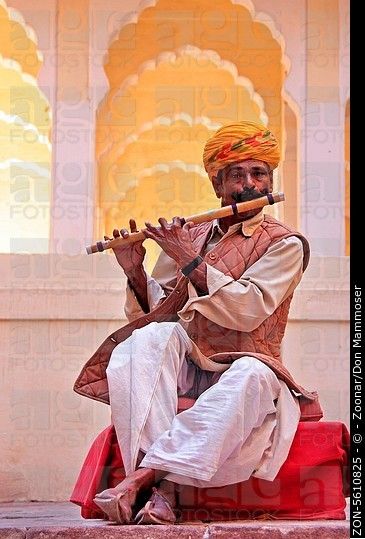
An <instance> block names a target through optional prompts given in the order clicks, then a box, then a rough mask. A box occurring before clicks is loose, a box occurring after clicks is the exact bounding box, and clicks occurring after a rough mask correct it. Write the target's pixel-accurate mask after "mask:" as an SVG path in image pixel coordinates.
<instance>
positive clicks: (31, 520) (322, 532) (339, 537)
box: [0, 502, 349, 539]
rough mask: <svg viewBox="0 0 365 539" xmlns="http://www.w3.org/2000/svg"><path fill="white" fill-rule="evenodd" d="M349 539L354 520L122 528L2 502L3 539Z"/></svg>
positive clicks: (64, 508)
mask: <svg viewBox="0 0 365 539" xmlns="http://www.w3.org/2000/svg"><path fill="white" fill-rule="evenodd" d="M131 537H135V538H138V539H170V538H175V537H176V538H178V539H236V538H245V539H303V538H305V539H348V537H349V521H347V520H316V521H309V520H307V521H305V520H301V521H294V520H280V521H272V520H270V521H234V522H219V523H218V522H215V523H203V522H201V523H200V522H194V523H182V524H177V525H175V526H118V525H115V524H109V523H107V522H105V521H102V520H84V519H82V518H81V517H80V511H79V508H78V507H76V506H75V505H73V504H71V503H68V502H31V503H20V502H14V503H10V502H9V503H1V504H0V539H53V538H57V539H63V538H65V539H66V538H70V539H78V538H80V539H81V538H83V539H84V538H87V539H127V538H128V539H130V538H131Z"/></svg>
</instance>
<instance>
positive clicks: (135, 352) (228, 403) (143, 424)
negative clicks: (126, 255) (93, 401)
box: [107, 322, 300, 487]
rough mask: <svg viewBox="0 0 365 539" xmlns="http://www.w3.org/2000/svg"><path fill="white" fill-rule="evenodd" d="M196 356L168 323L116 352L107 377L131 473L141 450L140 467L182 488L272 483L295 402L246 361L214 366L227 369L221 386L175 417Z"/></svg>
mask: <svg viewBox="0 0 365 539" xmlns="http://www.w3.org/2000/svg"><path fill="white" fill-rule="evenodd" d="M192 354H193V355H194V346H193V344H192V342H191V341H190V339H189V337H188V335H187V333H186V332H185V330H184V329H183V328H182V326H181V325H180V324H178V323H169V322H164V323H156V322H154V323H152V324H149V325H148V326H146V327H145V328H142V329H139V330H136V331H134V332H133V334H132V335H131V337H129V338H128V339H127V340H126V341H124V342H123V343H121V344H119V345H118V346H117V347H116V348H115V349H114V351H113V354H112V356H111V359H110V363H109V366H108V369H107V378H108V385H109V394H110V404H111V410H112V421H113V423H114V426H115V430H116V433H117V438H118V442H119V445H120V449H121V452H122V455H123V462H124V466H125V469H126V473H127V474H128V473H130V472H132V471H133V470H134V469H135V466H136V460H137V456H138V451H139V450H140V449H141V450H143V451H144V452H145V453H146V456H145V458H144V459H143V461H142V463H141V466H144V467H149V468H153V469H158V470H165V471H167V472H169V473H168V475H167V476H166V479H168V480H170V481H174V482H176V483H180V484H185V485H194V486H198V487H219V486H223V485H228V484H232V483H237V482H240V481H244V480H246V479H248V478H249V477H250V476H251V475H254V476H255V477H260V478H262V479H266V480H273V479H274V478H275V476H276V475H277V473H278V471H279V469H280V467H281V465H282V464H283V462H284V461H285V459H286V457H287V455H288V452H289V449H290V446H291V443H292V441H293V438H294V435H295V432H296V429H297V426H298V421H299V417H300V410H299V404H298V402H297V399H296V398H295V397H294V396H293V395H292V393H291V392H290V390H289V389H288V387H287V386H286V385H285V383H284V382H282V381H281V380H278V378H277V377H276V375H275V374H274V372H273V371H272V370H271V369H270V368H269V367H267V366H266V365H265V364H263V363H261V362H260V361H258V360H257V359H255V358H253V357H249V356H245V357H242V358H240V359H238V360H236V361H235V362H234V363H233V364H232V365H231V366H229V368H227V366H223V365H222V366H217V369H218V370H220V371H223V370H225V372H223V373H221V374H218V375H215V376H216V378H219V379H218V381H217V382H216V383H215V384H214V385H212V386H211V387H209V388H208V389H205V388H204V389H205V391H203V392H202V393H201V394H200V396H199V398H198V399H197V401H196V403H195V404H194V406H193V407H192V408H190V409H189V410H186V411H185V412H182V413H180V414H178V415H176V412H177V399H178V395H182V394H185V393H186V392H187V391H189V389H191V388H192V386H193V384H194V382H195V380H194V377H195V375H196V372H197V368H196V366H195V365H193V364H192V363H191V362H190V361H187V359H186V358H187V357H191V355H192ZM196 361H197V362H198V363H199V364H200V365H203V366H205V367H206V368H208V369H209V370H215V369H214V368H210V367H211V365H209V362H208V363H207V364H206V365H204V360H203V359H202V358H201V357H199V358H196ZM210 363H212V362H210Z"/></svg>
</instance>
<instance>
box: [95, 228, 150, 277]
mask: <svg viewBox="0 0 365 539" xmlns="http://www.w3.org/2000/svg"><path fill="white" fill-rule="evenodd" d="M129 226H130V232H138V230H137V225H136V222H135V220H134V219H130V220H129ZM130 232H129V231H128V230H127V229H126V228H122V229H121V230H120V231H119V230H118V229H117V228H115V229H114V230H113V237H114V238H120V237H121V236H122V238H128V236H129V234H130ZM104 239H105V240H111V239H112V238H109V237H108V236H104ZM143 241H144V240H142V241H137V242H134V243H126V244H125V245H123V243H122V242H121V243H120V245H118V246H116V247H114V248H113V252H114V254H115V256H116V259H117V261H118V264H119V265H120V266H121V267H122V268H123V270H124V273H125V274H126V276H127V277H128V278H129V279H131V280H132V281H133V280H134V279H133V277H134V276H135V275H136V273H140V272H141V270H142V268H143V260H144V257H145V254H146V249H145V248H144V247H143Z"/></svg>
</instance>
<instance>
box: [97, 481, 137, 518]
mask: <svg viewBox="0 0 365 539" xmlns="http://www.w3.org/2000/svg"><path fill="white" fill-rule="evenodd" d="M93 501H94V503H95V504H96V505H97V506H98V507H100V509H101V510H102V511H103V512H104V513H105V514H106V515H107V516H108V519H109V520H110V521H112V522H116V523H117V524H128V523H129V522H130V521H131V519H132V509H131V503H130V500H129V491H124V492H123V491H122V492H118V491H117V490H116V489H114V488H109V489H107V490H104V491H103V492H101V493H100V494H97V495H96V496H95V498H94V500H93Z"/></svg>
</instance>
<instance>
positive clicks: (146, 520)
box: [134, 487, 176, 524]
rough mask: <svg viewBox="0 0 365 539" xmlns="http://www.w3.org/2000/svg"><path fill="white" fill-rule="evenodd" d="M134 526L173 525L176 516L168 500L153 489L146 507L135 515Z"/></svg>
mask: <svg viewBox="0 0 365 539" xmlns="http://www.w3.org/2000/svg"><path fill="white" fill-rule="evenodd" d="M134 522H135V524H175V522H176V516H175V513H174V510H173V508H172V507H171V504H170V502H169V501H168V499H167V498H166V497H165V496H164V495H163V494H161V492H159V491H158V490H157V489H156V488H155V487H154V488H153V489H152V496H151V497H150V499H149V500H148V502H147V503H146V505H145V506H144V507H143V508H142V509H141V510H140V511H139V512H138V513H137V515H136V517H135V519H134Z"/></svg>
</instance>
